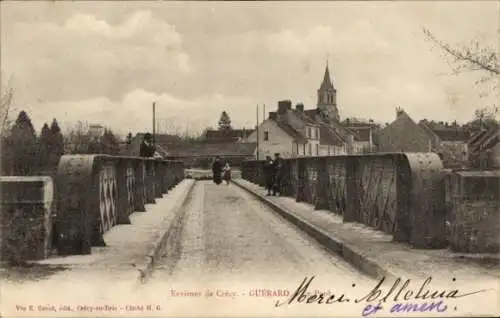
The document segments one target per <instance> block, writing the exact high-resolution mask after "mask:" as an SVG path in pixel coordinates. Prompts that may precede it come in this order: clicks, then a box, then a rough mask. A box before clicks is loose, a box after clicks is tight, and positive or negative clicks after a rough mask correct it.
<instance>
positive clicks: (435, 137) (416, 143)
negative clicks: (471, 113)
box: [376, 108, 469, 168]
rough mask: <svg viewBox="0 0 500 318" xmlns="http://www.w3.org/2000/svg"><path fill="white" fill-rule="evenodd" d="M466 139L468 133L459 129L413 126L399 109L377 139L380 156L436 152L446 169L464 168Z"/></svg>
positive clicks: (423, 125) (423, 123)
mask: <svg viewBox="0 0 500 318" xmlns="http://www.w3.org/2000/svg"><path fill="white" fill-rule="evenodd" d="M468 138H469V135H468V132H467V131H466V130H465V129H463V128H461V127H459V126H456V127H444V128H435V127H431V126H429V124H427V123H426V122H420V123H416V122H415V121H414V120H413V119H412V118H411V117H410V116H409V115H408V113H406V112H405V111H404V110H403V109H401V108H397V109H396V119H395V120H394V121H393V122H392V123H391V124H389V125H388V126H386V127H384V128H383V129H381V130H380V131H378V132H377V136H376V139H377V149H378V151H380V152H436V153H438V154H439V155H440V157H441V158H442V160H443V165H444V166H445V167H447V168H454V167H463V166H464V165H466V162H467V140H468Z"/></svg>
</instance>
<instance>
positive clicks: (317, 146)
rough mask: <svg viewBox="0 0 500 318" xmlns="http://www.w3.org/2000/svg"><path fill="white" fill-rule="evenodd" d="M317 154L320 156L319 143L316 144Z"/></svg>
mask: <svg viewBox="0 0 500 318" xmlns="http://www.w3.org/2000/svg"><path fill="white" fill-rule="evenodd" d="M316 156H319V144H316Z"/></svg>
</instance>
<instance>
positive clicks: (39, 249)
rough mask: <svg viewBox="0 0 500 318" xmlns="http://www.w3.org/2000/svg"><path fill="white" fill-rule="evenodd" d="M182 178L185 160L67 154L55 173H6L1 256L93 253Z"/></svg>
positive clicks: (6, 258)
mask: <svg viewBox="0 0 500 318" xmlns="http://www.w3.org/2000/svg"><path fill="white" fill-rule="evenodd" d="M183 178H184V167H183V163H182V162H180V161H173V160H158V159H149V158H137V157H115V156H108V155H65V156H62V157H61V159H60V161H59V165H58V169H57V174H56V176H55V178H51V177H15V176H14V177H1V182H2V186H1V188H2V221H1V226H2V231H1V242H0V246H1V247H2V256H3V257H2V260H3V261H12V262H15V263H18V262H22V261H25V260H37V259H44V258H47V257H48V256H49V255H50V253H51V251H52V249H53V248H56V249H57V253H58V254H59V255H84V254H89V253H91V247H92V246H103V245H105V243H104V240H103V234H104V233H106V232H107V231H109V230H110V229H111V228H112V227H113V226H115V225H118V224H130V220H129V216H130V215H131V214H132V213H133V212H134V211H141V212H145V211H146V208H145V205H146V204H147V203H155V198H161V197H162V195H163V194H165V193H167V192H168V191H169V190H170V189H171V188H173V187H174V186H175V185H176V184H178V183H179V182H180V181H182V179H183Z"/></svg>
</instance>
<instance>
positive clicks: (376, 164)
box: [241, 153, 447, 248]
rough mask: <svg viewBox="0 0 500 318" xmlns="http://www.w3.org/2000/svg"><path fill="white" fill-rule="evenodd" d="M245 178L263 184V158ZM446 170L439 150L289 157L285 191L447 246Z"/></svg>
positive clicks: (247, 168)
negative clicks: (437, 152)
mask: <svg viewBox="0 0 500 318" xmlns="http://www.w3.org/2000/svg"><path fill="white" fill-rule="evenodd" d="M241 170H242V178H243V179H246V180H248V181H251V182H253V183H257V184H259V185H264V172H263V162H262V161H246V162H244V163H243V164H242V168H241ZM444 173H445V172H444V169H443V165H442V162H441V160H440V159H439V156H438V155H437V154H434V153H374V154H359V155H346V156H330V157H305V158H293V159H284V167H283V182H282V184H281V188H282V189H281V190H282V193H283V194H284V195H286V196H291V197H294V198H295V200H296V201H297V202H307V203H310V204H313V205H314V206H315V208H316V209H327V210H330V211H332V212H333V213H336V214H338V215H341V216H342V217H343V220H344V222H359V223H363V224H365V225H368V226H371V227H373V228H376V229H379V230H381V231H384V232H387V233H390V234H392V235H393V237H394V240H395V241H398V242H408V243H410V244H411V245H412V246H414V247H417V248H442V247H443V246H446V244H447V240H446V236H445V204H444V184H443V177H444Z"/></svg>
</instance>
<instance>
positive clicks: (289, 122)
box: [245, 100, 319, 160]
mask: <svg viewBox="0 0 500 318" xmlns="http://www.w3.org/2000/svg"><path fill="white" fill-rule="evenodd" d="M291 106H292V103H291V101H288V100H284V101H279V102H278V110H277V111H276V112H270V113H269V117H268V118H267V119H266V120H264V121H263V122H262V124H260V125H259V127H258V129H256V130H255V131H254V132H253V133H251V134H250V136H248V137H247V138H246V139H245V141H246V142H251V143H257V139H258V149H256V158H258V159H259V160H262V159H265V157H266V156H273V155H274V154H275V153H277V152H279V153H280V154H281V156H282V157H283V158H294V157H298V156H305V155H309V156H313V155H317V154H318V153H319V126H318V125H317V124H316V123H314V122H312V121H310V120H305V118H304V117H302V116H300V115H299V114H297V113H296V112H294V111H293V110H292V107H291Z"/></svg>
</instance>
